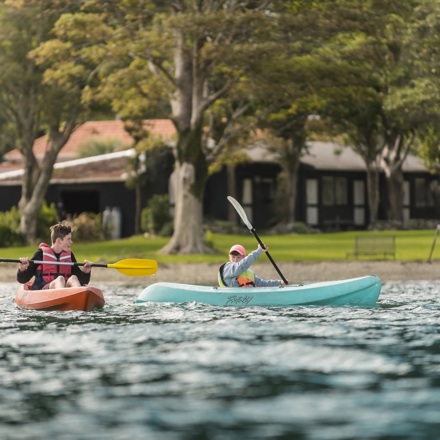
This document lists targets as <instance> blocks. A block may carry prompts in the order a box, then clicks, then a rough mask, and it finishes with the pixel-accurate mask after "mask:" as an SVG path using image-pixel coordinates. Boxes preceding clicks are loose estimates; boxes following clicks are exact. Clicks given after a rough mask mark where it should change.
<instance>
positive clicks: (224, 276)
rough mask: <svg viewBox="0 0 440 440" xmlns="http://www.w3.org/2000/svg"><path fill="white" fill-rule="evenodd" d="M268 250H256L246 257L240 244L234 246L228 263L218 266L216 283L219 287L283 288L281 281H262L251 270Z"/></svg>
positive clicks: (265, 248) (259, 247)
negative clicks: (253, 264)
mask: <svg viewBox="0 0 440 440" xmlns="http://www.w3.org/2000/svg"><path fill="white" fill-rule="evenodd" d="M267 251H268V248H267V247H264V248H262V247H261V246H260V245H258V248H257V249H255V250H254V251H252V252H251V253H250V254H249V255H248V256H246V249H245V248H244V247H243V246H242V245H241V244H235V245H234V246H232V247H231V249H230V250H229V263H224V264H222V265H221V266H220V269H219V272H218V283H219V285H220V287H273V286H284V285H285V284H284V282H283V281H282V280H264V279H262V278H259V277H257V276H256V275H255V272H254V271H253V270H252V269H251V265H252V263H254V262H255V261H256V260H257V259H258V258H259V257H260V255H261V254H262V253H263V252H267Z"/></svg>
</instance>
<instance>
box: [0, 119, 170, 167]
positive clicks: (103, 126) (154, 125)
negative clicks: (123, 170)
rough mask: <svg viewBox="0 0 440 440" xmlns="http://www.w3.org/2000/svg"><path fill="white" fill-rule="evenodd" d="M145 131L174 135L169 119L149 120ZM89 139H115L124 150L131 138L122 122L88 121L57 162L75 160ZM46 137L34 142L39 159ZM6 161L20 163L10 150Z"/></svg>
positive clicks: (167, 136)
mask: <svg viewBox="0 0 440 440" xmlns="http://www.w3.org/2000/svg"><path fill="white" fill-rule="evenodd" d="M145 129H146V130H148V131H149V132H150V133H151V134H153V135H156V136H159V137H162V138H163V139H166V140H171V139H172V138H173V136H174V135H175V133H176V130H175V128H174V125H173V123H172V122H171V120H169V119H149V120H147V121H145ZM90 139H99V140H110V139H117V140H119V141H120V142H121V145H122V146H123V147H124V148H126V147H129V146H131V144H132V143H133V138H132V137H131V136H130V135H129V134H128V133H127V132H126V131H125V129H124V122H123V121H117V120H115V121H88V122H85V123H84V124H81V125H79V126H78V127H77V128H76V129H75V131H74V132H73V133H72V135H71V136H70V138H69V140H68V141H67V143H66V145H65V146H64V147H63V148H62V150H61V151H60V153H59V155H58V158H57V162H63V161H66V160H71V159H75V158H77V157H78V153H79V151H80V149H81V147H82V146H83V145H84V144H85V143H86V142H87V141H89V140H90ZM47 141H48V137H47V135H45V136H42V137H40V138H38V139H36V140H35V143H34V148H33V149H34V154H35V156H36V157H37V159H41V158H42V157H43V156H44V154H45V152H46V149H47ZM4 159H5V160H6V161H14V162H15V161H17V160H18V161H20V162H21V154H20V153H19V151H18V150H12V151H10V152H8V153H6V154H5V155H4Z"/></svg>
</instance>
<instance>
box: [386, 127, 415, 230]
mask: <svg viewBox="0 0 440 440" xmlns="http://www.w3.org/2000/svg"><path fill="white" fill-rule="evenodd" d="M413 141H414V134H413V133H412V134H411V135H410V136H409V137H408V136H405V135H404V134H401V133H397V134H395V133H392V134H391V135H390V136H389V137H388V138H387V144H386V146H385V148H384V149H383V151H382V155H381V165H382V168H383V170H384V172H385V178H386V181H387V192H388V220H390V221H392V222H396V223H400V224H401V223H403V182H404V179H403V172H402V166H403V162H404V161H405V160H406V158H407V156H408V154H409V150H410V148H411V145H412V143H413Z"/></svg>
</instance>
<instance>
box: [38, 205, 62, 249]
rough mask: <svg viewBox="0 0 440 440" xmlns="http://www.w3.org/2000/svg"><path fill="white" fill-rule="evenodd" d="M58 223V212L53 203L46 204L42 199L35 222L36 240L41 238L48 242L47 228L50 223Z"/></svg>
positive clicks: (48, 232)
mask: <svg viewBox="0 0 440 440" xmlns="http://www.w3.org/2000/svg"><path fill="white" fill-rule="evenodd" d="M56 223H58V212H57V209H56V207H55V204H54V203H51V204H50V205H48V204H47V203H46V201H45V200H44V201H43V204H42V205H41V209H40V212H39V214H38V222H37V241H38V242H40V241H41V240H43V241H45V242H46V243H49V242H50V231H49V228H50V227H51V226H52V225H55V224H56Z"/></svg>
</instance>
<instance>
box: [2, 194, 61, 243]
mask: <svg viewBox="0 0 440 440" xmlns="http://www.w3.org/2000/svg"><path fill="white" fill-rule="evenodd" d="M20 217H21V214H20V210H19V209H18V208H17V207H16V206H13V207H12V208H11V209H10V210H9V211H6V212H0V246H21V245H23V243H24V240H25V238H24V236H23V234H21V232H20ZM57 221H58V214H57V210H56V207H55V205H54V204H53V203H52V204H51V205H50V206H48V205H47V203H46V202H45V201H44V202H43V204H42V205H41V209H40V212H39V213H38V220H37V238H38V240H40V241H46V242H47V241H49V237H50V233H49V228H50V226H52V225H54V224H55V223H57Z"/></svg>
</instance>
